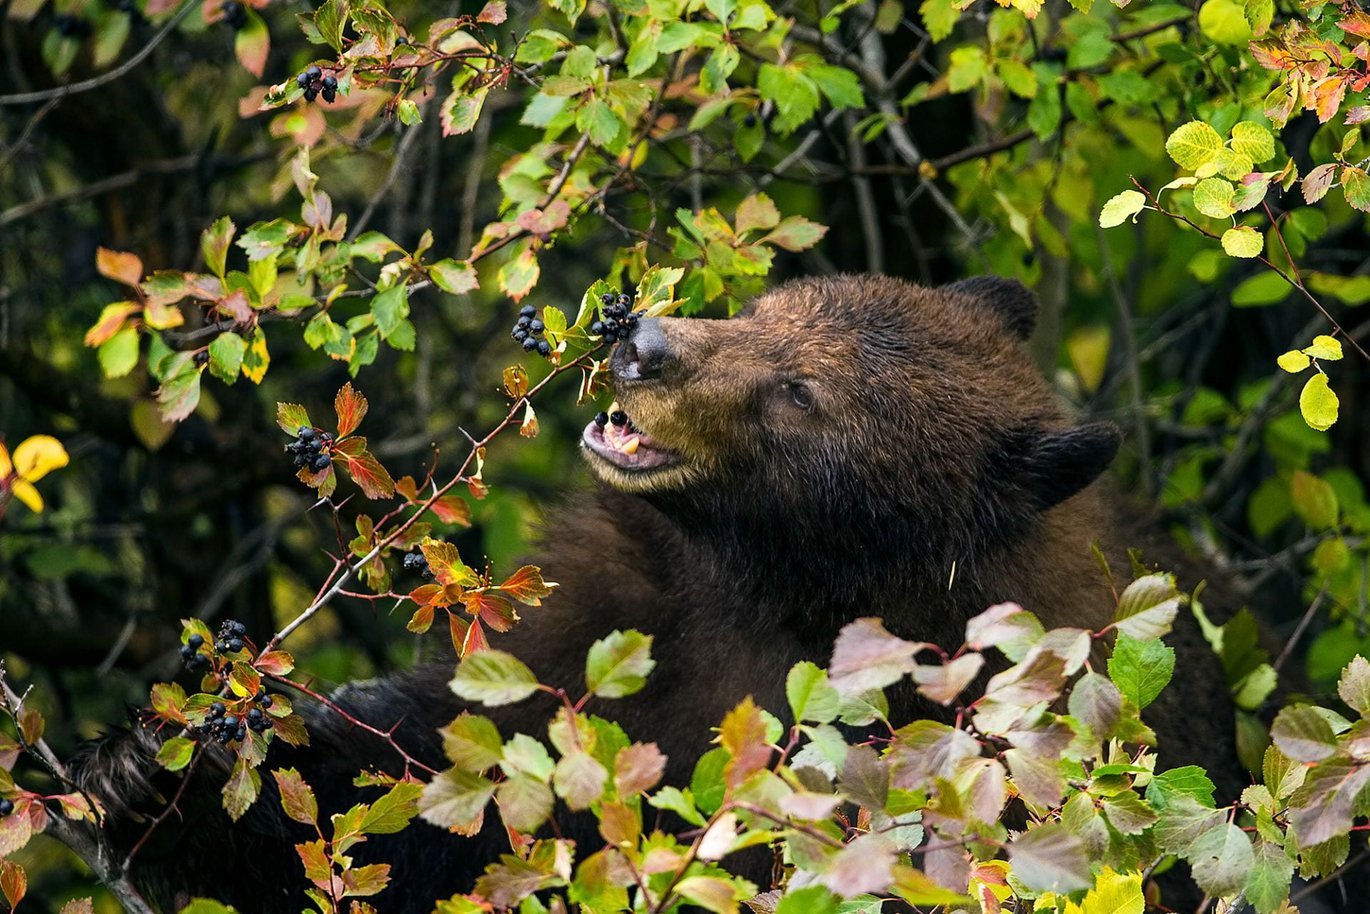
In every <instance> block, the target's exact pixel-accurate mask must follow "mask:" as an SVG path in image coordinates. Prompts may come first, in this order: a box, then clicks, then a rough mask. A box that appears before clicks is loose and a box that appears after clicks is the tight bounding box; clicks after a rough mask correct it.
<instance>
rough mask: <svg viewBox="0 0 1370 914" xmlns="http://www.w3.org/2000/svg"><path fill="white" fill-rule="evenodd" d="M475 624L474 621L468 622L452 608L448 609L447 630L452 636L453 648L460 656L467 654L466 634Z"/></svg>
mask: <svg viewBox="0 0 1370 914" xmlns="http://www.w3.org/2000/svg"><path fill="white" fill-rule="evenodd" d="M474 624H475V623H474V622H467V621H466V620H465V619H463V618H462V617H461V616H458V615H457V614H456V613H454V612H452V611H451V610H448V611H447V632H448V635H449V636H451V638H452V650H454V651H456V652H457V656H458V657H465V656H466V648H465V644H466V634H467V632H468V631H470V629H471V626H472V625H474Z"/></svg>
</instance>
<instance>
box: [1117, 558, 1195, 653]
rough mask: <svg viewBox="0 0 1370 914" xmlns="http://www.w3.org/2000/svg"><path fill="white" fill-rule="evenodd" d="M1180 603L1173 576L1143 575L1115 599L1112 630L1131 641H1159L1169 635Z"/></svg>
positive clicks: (1180, 597)
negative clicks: (1115, 629)
mask: <svg viewBox="0 0 1370 914" xmlns="http://www.w3.org/2000/svg"><path fill="white" fill-rule="evenodd" d="M1183 599H1184V597H1183V595H1181V594H1180V592H1179V591H1178V590H1176V589H1175V577H1174V575H1170V574H1148V575H1144V576H1142V577H1140V578H1137V579H1136V580H1135V581H1133V582H1132V583H1131V584H1129V585H1127V587H1126V588H1125V589H1124V590H1123V592H1122V595H1121V596H1120V597H1119V598H1118V609H1117V611H1116V612H1115V613H1114V624H1115V627H1116V628H1117V629H1118V631H1119V632H1121V633H1123V634H1124V635H1127V636H1128V637H1130V638H1136V639H1138V640H1142V641H1145V640H1147V639H1151V638H1159V637H1161V636H1162V635H1164V634H1166V633H1167V632H1169V631H1170V626H1171V623H1173V622H1174V621H1175V615H1176V613H1178V612H1179V610H1180V603H1181V601H1182V600H1183Z"/></svg>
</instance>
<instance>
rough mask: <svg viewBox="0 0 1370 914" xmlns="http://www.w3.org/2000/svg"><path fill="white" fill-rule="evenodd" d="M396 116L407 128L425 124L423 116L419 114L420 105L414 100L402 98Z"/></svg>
mask: <svg viewBox="0 0 1370 914" xmlns="http://www.w3.org/2000/svg"><path fill="white" fill-rule="evenodd" d="M395 116H396V117H398V118H399V119H400V123H401V124H403V125H404V126H406V127H413V126H414V125H415V124H421V123H423V115H422V114H420V113H419V106H418V103H417V102H415V101H414V100H413V99H412V98H402V99H400V103H399V104H398V105H396V106H395Z"/></svg>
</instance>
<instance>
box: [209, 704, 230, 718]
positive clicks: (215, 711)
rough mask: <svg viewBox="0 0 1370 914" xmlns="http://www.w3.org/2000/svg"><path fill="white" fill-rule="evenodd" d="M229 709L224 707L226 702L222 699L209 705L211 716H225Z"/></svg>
mask: <svg viewBox="0 0 1370 914" xmlns="http://www.w3.org/2000/svg"><path fill="white" fill-rule="evenodd" d="M227 710H228V709H227V708H225V707H224V703H223V702H222V701H216V702H214V704H212V705H210V706H209V716H210V717H223V716H224V712H225V711H227Z"/></svg>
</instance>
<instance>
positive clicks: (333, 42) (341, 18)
mask: <svg viewBox="0 0 1370 914" xmlns="http://www.w3.org/2000/svg"><path fill="white" fill-rule="evenodd" d="M345 25H347V0H327V2H326V3H324V5H323V6H321V7H319V9H318V10H317V11H316V12H315V13H314V27H315V28H316V29H318V30H319V35H320V37H322V38H323V40H324V42H325V43H326V44H327V45H328V46H329V47H331V48H332V49H333V50H335V51H339V52H341V51H342V33H343V27H344V26H345Z"/></svg>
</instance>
